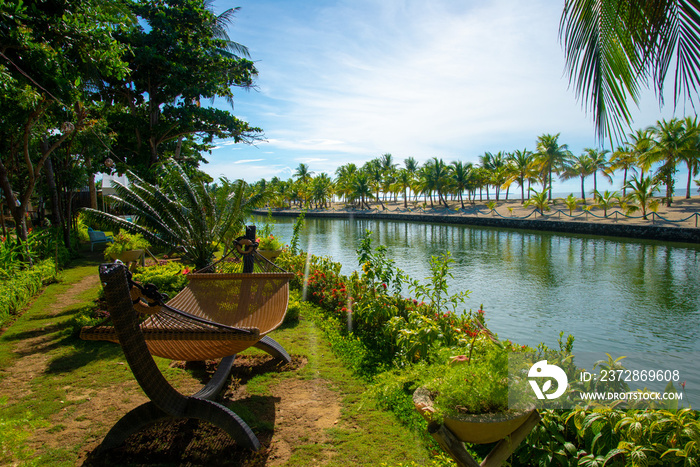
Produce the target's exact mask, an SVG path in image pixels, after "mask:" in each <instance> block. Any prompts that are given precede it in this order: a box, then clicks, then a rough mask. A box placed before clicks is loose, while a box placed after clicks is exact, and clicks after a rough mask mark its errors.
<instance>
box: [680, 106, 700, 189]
mask: <svg viewBox="0 0 700 467" xmlns="http://www.w3.org/2000/svg"><path fill="white" fill-rule="evenodd" d="M684 124H685V131H686V133H687V139H688V141H687V144H688V148H687V150H686V151H684V152H683V154H682V155H681V159H683V162H685V164H686V166H687V167H688V184H687V186H686V192H685V198H686V199H689V198H690V185H691V182H692V181H693V176H694V175H697V174H698V171H700V125H698V119H697V117H686V118H685V120H684Z"/></svg>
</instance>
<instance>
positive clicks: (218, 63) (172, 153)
mask: <svg viewBox="0 0 700 467" xmlns="http://www.w3.org/2000/svg"><path fill="white" fill-rule="evenodd" d="M210 3H211V2H206V1H204V0H168V1H159V0H135V1H133V2H132V3H131V8H132V10H133V12H134V14H135V15H137V16H138V17H139V18H140V21H139V23H138V24H137V26H136V27H134V28H131V29H129V30H126V31H123V32H122V33H121V34H120V35H119V39H120V41H121V42H122V44H124V45H125V46H127V47H129V48H130V50H131V51H132V53H131V54H129V56H128V58H129V67H130V68H131V70H132V72H131V74H130V75H129V77H128V78H127V79H122V80H115V79H112V80H107V82H106V86H104V87H103V88H102V90H101V93H102V95H103V96H104V97H105V99H106V100H108V101H109V102H111V103H112V106H111V107H110V108H109V109H108V110H109V112H108V116H109V118H110V124H111V127H112V129H114V130H115V132H116V133H117V135H118V137H117V141H116V144H115V148H114V152H115V153H116V154H117V156H118V160H117V162H118V169H119V170H122V169H123V167H124V164H128V166H129V167H130V168H131V169H132V170H134V171H135V172H137V173H140V174H141V175H142V176H144V177H146V178H152V174H151V173H150V170H151V168H152V167H154V166H156V165H157V164H158V163H159V162H161V161H162V160H164V159H165V158H168V157H174V158H176V159H177V160H179V161H180V162H183V163H189V164H192V165H194V166H197V165H198V163H199V162H200V161H201V160H203V157H202V153H203V152H204V151H207V150H210V149H211V148H212V147H213V140H214V138H219V139H228V138H231V139H233V140H234V141H235V142H251V141H255V140H257V139H259V138H260V134H261V132H262V130H260V129H259V128H255V127H252V126H250V125H249V124H248V123H247V122H244V121H242V120H239V119H238V118H236V117H234V116H233V115H232V114H231V113H230V112H228V111H226V110H221V109H216V108H213V107H207V106H203V105H202V101H203V100H207V99H214V98H224V99H227V100H229V101H232V98H233V88H244V89H246V88H249V87H251V86H252V84H253V79H254V78H255V76H256V75H257V70H256V69H255V66H254V64H253V62H252V61H250V60H248V59H246V58H243V57H241V56H239V55H236V54H234V53H230V52H229V53H227V52H226V50H227V48H229V47H230V46H231V41H230V40H228V39H227V38H224V37H223V36H222V28H223V26H224V23H225V21H224V20H222V19H221V18H219V17H217V16H216V15H215V14H214V13H213V12H212V11H211V10H210V9H209V8H208V6H209V4H210ZM231 15H232V14H229V15H227V16H229V17H230V16H231Z"/></svg>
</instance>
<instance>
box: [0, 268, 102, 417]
mask: <svg viewBox="0 0 700 467" xmlns="http://www.w3.org/2000/svg"><path fill="white" fill-rule="evenodd" d="M98 283H99V279H98V277H97V276H96V275H89V276H86V277H84V278H83V279H82V280H81V281H80V282H77V283H75V284H73V286H72V287H71V288H70V289H68V291H66V292H65V293H63V294H61V295H59V296H58V297H57V299H56V301H55V302H53V303H52V304H51V305H49V307H48V308H47V310H46V315H47V316H49V317H50V316H56V315H57V314H59V313H60V312H61V311H63V310H66V309H67V308H69V307H71V306H74V305H77V304H78V303H80V301H79V300H78V299H77V298H76V297H78V296H79V295H80V294H81V293H83V292H85V291H86V290H89V289H91V288H93V287H95V286H96V285H97V284H98ZM55 330H56V329H54V328H53V327H52V326H45V327H42V328H39V329H36V330H34V331H32V332H30V333H28V335H27V336H26V337H23V338H22V339H18V340H17V341H16V344H15V348H14V349H13V352H14V353H16V354H18V355H19V356H20V358H18V359H17V361H16V362H15V364H14V365H12V366H11V367H10V368H7V369H5V370H0V374H1V375H2V378H0V397H3V396H5V397H7V398H8V402H9V403H12V402H13V401H16V400H19V399H21V398H23V397H26V396H28V395H30V394H31V389H30V387H29V384H28V383H29V381H31V380H32V379H33V378H35V377H36V376H37V375H39V374H42V373H43V372H44V371H45V370H46V368H47V366H48V362H49V360H50V358H51V355H50V354H49V351H50V350H51V347H52V346H54V345H55V340H54V338H53V337H52V333H53V331H55Z"/></svg>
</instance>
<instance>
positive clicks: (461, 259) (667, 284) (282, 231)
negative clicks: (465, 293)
mask: <svg viewBox="0 0 700 467" xmlns="http://www.w3.org/2000/svg"><path fill="white" fill-rule="evenodd" d="M256 221H257V222H259V223H262V218H260V219H256ZM275 221H276V225H275V233H276V234H277V235H278V236H280V237H281V238H282V240H283V241H285V242H287V243H288V242H289V240H290V238H291V232H292V224H293V222H294V219H293V218H276V219H275ZM365 229H369V230H371V231H372V232H373V239H374V242H373V244H374V246H377V245H379V244H382V245H386V246H387V248H388V256H389V257H390V258H393V259H394V260H395V262H396V265H397V266H398V267H399V268H401V269H403V270H404V271H406V272H407V273H408V274H409V275H410V276H411V277H412V278H414V279H419V280H423V279H425V278H426V277H428V275H429V270H428V261H429V259H430V256H431V255H438V254H440V253H441V252H443V251H446V250H448V251H450V252H451V253H452V257H453V258H454V260H455V263H454V265H453V269H452V272H453V275H454V279H453V280H451V281H450V289H451V291H452V292H457V291H461V290H470V291H471V294H470V297H469V299H468V301H467V308H471V309H477V308H478V307H479V305H480V304H482V303H483V305H484V309H485V310H486V316H487V322H488V324H489V327H490V328H491V329H492V330H493V331H495V332H497V333H498V336H499V338H501V339H506V338H507V339H511V340H513V341H515V342H518V343H520V344H528V345H531V346H536V345H537V344H538V343H540V342H545V343H546V344H547V345H548V346H550V347H554V348H557V338H558V336H559V332H560V331H564V332H565V334H569V333H571V334H573V335H574V336H575V338H576V341H575V344H574V350H575V351H577V352H595V351H603V352H608V353H611V354H616V355H617V356H619V355H625V354H628V353H641V352H647V353H648V352H653V353H654V354H658V355H661V356H662V357H659V358H661V359H663V360H664V361H657V362H650V364H651V363H654V364H657V365H662V366H661V368H660V369H664V368H666V367H668V366H669V364H670V363H669V362H674V363H672V364H673V365H675V364H676V363H675V362H678V364H679V365H683V366H684V367H686V368H689V369H690V368H692V369H693V370H694V373H696V374H697V373H700V372H698V371H697V370H696V369H697V368H698V367H700V361H696V358H695V357H694V356H693V355H692V354H694V355H695V356H698V355H700V340H699V339H698V337H699V334H700V332H699V331H700V246H698V245H688V244H664V243H661V242H655V241H645V240H630V239H618V238H601V237H589V236H576V235H565V234H555V233H543V232H533V231H524V230H497V229H492V228H481V227H469V226H452V225H441V224H422V223H403V222H396V221H373V220H358V219H352V220H341V219H312V218H307V219H306V226H305V228H304V230H303V231H302V235H301V237H300V240H301V242H300V243H301V244H300V246H301V247H302V248H303V249H305V250H306V251H308V252H310V253H312V254H315V255H321V256H331V257H332V258H333V259H334V260H335V261H337V262H340V263H341V264H342V265H343V273H345V274H348V273H350V272H352V271H353V270H355V269H357V257H356V254H355V250H356V248H357V245H358V241H359V238H360V236H361V235H362V233H363V232H364V231H365ZM666 357H667V358H666ZM654 359H655V357H653V356H652V360H654ZM586 366H588V365H586ZM698 376H700V375H698ZM693 379H695V378H693ZM696 381H697V387H700V378H697V380H696ZM693 392H694V391H693ZM699 403H700V402H699ZM695 405H697V404H695Z"/></svg>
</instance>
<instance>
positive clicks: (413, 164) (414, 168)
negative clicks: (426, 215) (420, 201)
mask: <svg viewBox="0 0 700 467" xmlns="http://www.w3.org/2000/svg"><path fill="white" fill-rule="evenodd" d="M403 164H404V167H405V168H406V172H408V175H409V176H410V177H411V180H412V183H411V189H413V184H414V182H415V180H416V175H417V174H418V169H419V165H418V162H417V161H416V159H414V158H413V157H409V158H406V159H404V160H403ZM417 198H418V192H416V200H417Z"/></svg>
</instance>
